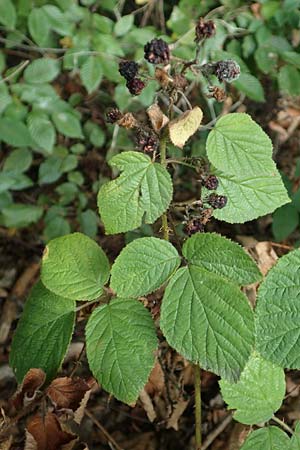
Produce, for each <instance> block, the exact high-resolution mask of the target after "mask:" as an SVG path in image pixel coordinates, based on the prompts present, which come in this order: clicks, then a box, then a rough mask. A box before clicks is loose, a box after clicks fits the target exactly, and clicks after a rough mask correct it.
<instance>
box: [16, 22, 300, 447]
mask: <svg viewBox="0 0 300 450" xmlns="http://www.w3.org/2000/svg"><path fill="white" fill-rule="evenodd" d="M215 32H216V27H215V23H214V22H213V21H212V20H206V19H200V20H199V21H198V23H197V25H196V36H195V47H196V53H195V57H194V58H193V59H191V60H183V59H181V58H179V57H174V56H173V55H172V45H170V46H169V45H168V44H167V43H166V42H165V41H164V40H163V39H156V38H155V39H152V40H150V41H149V42H146V43H145V47H144V57H145V60H146V61H147V62H148V63H150V64H151V65H153V66H154V68H155V70H154V72H153V71H152V73H151V74H149V73H147V68H149V65H148V64H146V63H145V64H144V63H143V64H142V63H137V62H135V61H129V60H122V61H121V62H120V64H119V71H120V74H121V76H122V77H123V78H124V84H126V87H127V88H128V90H129V92H130V93H131V94H132V95H134V96H138V95H139V94H140V93H141V92H142V91H143V89H144V88H145V86H146V85H147V82H148V81H149V80H151V79H153V77H154V78H155V80H156V81H157V83H158V85H159V88H158V91H157V95H156V101H155V102H154V103H153V104H152V105H151V106H150V107H149V108H148V109H147V115H148V118H147V120H144V121H140V120H139V119H138V118H137V117H135V115H134V114H133V113H131V112H121V111H120V109H119V108H113V109H111V110H109V111H108V112H107V121H108V122H109V123H113V124H116V125H117V126H119V127H123V128H124V129H126V130H130V132H132V133H133V134H134V135H135V138H136V143H137V148H138V149H137V150H131V151H123V152H122V153H120V154H117V155H116V156H114V157H113V158H112V159H111V160H110V161H109V164H110V166H111V167H112V168H113V169H115V173H118V175H116V177H115V178H114V179H113V180H111V181H108V182H107V183H105V184H103V185H102V186H101V188H100V190H99V194H98V206H99V213H100V217H101V220H102V222H103V224H104V227H105V231H106V234H109V235H111V234H117V233H125V232H128V231H132V230H135V229H137V228H139V227H141V226H142V225H143V224H154V223H157V224H159V225H158V227H156V228H154V229H156V230H158V232H157V236H150V237H142V238H137V239H135V240H133V241H132V242H130V243H129V244H127V245H126V246H125V247H124V249H123V250H122V251H121V253H120V254H119V256H118V257H117V258H116V260H115V261H114V262H113V264H112V267H110V264H109V261H108V258H107V256H106V255H105V253H104V251H103V250H102V248H101V247H100V246H99V245H98V244H97V243H96V242H95V241H93V240H92V239H91V238H90V237H88V236H86V235H84V234H81V233H78V232H77V233H72V234H67V235H65V236H62V237H58V238H56V239H53V240H51V241H50V242H49V243H48V245H47V246H46V248H45V251H44V255H43V259H42V268H41V281H39V282H38V284H37V285H36V286H35V287H34V288H33V290H32V292H31V294H30V297H29V299H28V300H27V302H26V305H25V308H24V312H23V315H22V317H21V319H20V321H19V323H18V326H17V330H16V332H15V335H14V339H13V343H12V348H11V355H10V363H11V366H12V367H13V369H14V371H15V375H16V378H17V380H18V382H19V383H21V382H22V380H23V379H24V377H25V376H26V374H27V373H28V371H29V370H30V369H32V368H40V369H42V370H43V371H44V372H45V374H46V377H47V380H48V381H49V382H50V381H51V380H52V379H53V378H54V377H55V375H56V373H57V371H58V370H59V368H60V366H61V364H62V361H63V359H64V356H65V354H66V352H67V349H68V346H69V343H70V340H71V337H72V333H73V330H74V326H75V319H76V310H77V309H78V308H79V309H82V308H84V307H85V306H87V307H88V306H89V305H91V303H98V304H99V305H98V306H97V307H96V308H95V309H94V310H93V312H92V313H91V315H90V317H89V319H88V322H87V325H86V352H87V359H88V362H89V367H90V369H91V371H92V373H93V375H94V377H95V378H96V379H97V381H98V382H99V384H101V386H102V387H103V388H104V389H105V390H107V391H108V392H109V393H110V394H112V395H114V396H115V397H116V398H117V399H119V400H121V401H122V402H125V403H128V404H132V403H134V402H136V400H137V399H138V397H139V393H140V391H141V390H142V389H143V387H144V385H145V384H146V382H147V380H148V378H149V375H150V372H151V370H152V368H153V366H154V363H155V352H156V350H157V348H158V339H157V332H156V325H155V323H154V320H153V318H152V317H151V313H150V311H149V310H148V309H147V308H146V307H145V306H144V303H145V297H146V296H147V295H149V294H151V293H153V292H155V291H158V289H160V292H162V290H161V288H162V287H163V290H164V293H163V298H162V302H161V309H160V323H159V327H160V330H161V332H162V334H163V336H164V338H165V339H166V341H167V342H168V344H169V345H170V346H171V347H173V348H174V349H175V350H176V351H177V352H178V353H180V354H181V355H183V356H184V357H185V358H186V359H187V360H188V361H190V362H191V363H193V365H194V369H195V392H196V408H195V411H196V413H195V414H196V448H197V449H198V450H199V449H200V448H201V399H200V368H202V369H205V370H209V371H212V372H214V373H216V374H218V375H219V376H220V377H221V381H220V385H221V390H222V394H223V397H224V400H225V401H226V403H228V405H229V408H230V409H235V410H236V412H235V413H234V417H235V419H236V420H238V421H240V422H242V423H245V424H250V425H254V424H261V423H262V422H268V421H270V420H271V419H273V420H275V421H277V422H278V423H280V424H281V425H282V426H283V427H285V428H286V429H287V431H288V432H289V433H291V432H292V431H291V429H289V428H288V427H287V426H286V425H285V424H282V423H281V421H280V420H279V419H278V418H276V417H275V416H274V413H275V412H276V411H277V410H278V409H279V407H280V406H281V403H282V401H283V398H284V393H285V382H284V368H300V357H299V326H298V325H297V324H298V320H299V316H300V306H299V285H300V273H299V264H300V250H295V251H292V252H290V253H289V254H287V255H285V256H283V257H282V258H281V259H280V260H279V262H278V263H277V264H276V265H275V267H274V268H272V269H271V270H270V272H269V273H268V275H267V276H266V277H265V279H264V280H263V276H262V274H261V273H260V270H259V269H258V267H257V265H256V264H255V262H254V260H253V259H252V258H251V257H250V256H249V255H248V254H247V253H246V252H245V251H244V249H243V248H242V247H241V246H240V245H238V244H237V243H235V242H233V241H231V240H230V239H227V238H225V237H223V236H221V235H219V234H217V233H214V232H206V226H207V223H208V222H209V221H210V219H211V218H212V217H214V218H216V219H219V220H223V221H225V222H228V223H244V222H246V221H249V220H252V219H255V218H257V217H260V216H263V215H265V214H268V213H272V212H273V211H275V210H276V209H277V208H279V207H281V206H282V205H285V204H287V203H289V201H290V199H289V197H288V195H287V192H286V189H285V187H284V185H283V182H282V180H281V176H280V174H279V172H278V171H277V168H276V165H275V163H274V161H273V159H272V143H271V141H270V139H269V137H268V136H267V135H266V134H265V132H264V131H263V130H262V129H261V128H260V126H259V125H258V124H257V123H255V122H254V121H253V120H252V119H251V117H250V116H249V115H247V114H245V113H237V112H236V113H228V114H226V115H224V116H222V117H220V118H218V119H217V120H216V121H215V123H214V125H213V128H212V129H211V130H210V132H209V134H208V137H207V141H206V152H207V160H204V159H200V158H193V157H188V156H185V154H184V146H185V144H186V142H187V141H188V140H189V138H190V137H192V136H193V135H194V134H195V133H198V132H200V133H201V131H202V130H203V131H206V130H207V128H206V127H205V126H203V127H202V126H201V122H202V118H203V112H202V110H201V108H200V107H199V106H194V107H193V106H192V105H190V102H189V100H188V98H187V96H186V93H185V92H186V88H187V87H188V85H189V73H192V74H195V73H196V74H198V75H200V76H201V80H202V88H203V89H206V93H207V96H210V97H214V98H215V99H216V100H217V101H224V99H225V98H226V86H227V83H230V82H232V81H234V80H237V79H238V77H239V75H240V67H239V65H238V64H237V62H236V61H234V60H233V59H222V60H219V61H213V62H205V63H202V62H201V58H200V53H201V48H202V45H203V43H204V42H205V41H206V40H207V39H210V38H211V36H213V35H214V33H215ZM29 68H30V66H29V67H28V69H27V70H29ZM95 71H97V70H96V69H95ZM153 73H154V74H153ZM28 77H29V75H28ZM178 98H182V99H183V101H182V102H181V104H182V105H183V107H184V110H183V111H182V110H180V109H179V108H178V107H177V106H176V105H177V100H178ZM161 99H164V101H165V102H162V101H161ZM33 119H34V118H33ZM169 144H171V145H172V146H175V147H177V148H178V149H182V152H183V157H174V156H170V155H169V154H168V145H169ZM177 154H178V153H177ZM180 164H182V165H186V166H188V167H190V168H191V169H193V170H195V171H196V173H197V174H198V178H199V192H198V198H197V200H196V201H193V202H192V203H186V204H180V205H178V204H176V202H172V196H173V182H172V171H171V170H169V169H170V168H173V167H175V166H177V165H180ZM182 208H183V210H184V211H185V216H184V217H183V218H182V219H183V220H182V222H183V228H184V232H185V237H186V239H185V240H184V243H183V245H182V247H181V239H180V236H177V233H176V227H175V226H174V221H175V218H176V217H178V216H177V212H178V211H179V209H180V210H181V211H182ZM173 241H174V242H173ZM258 282H262V283H261V285H260V287H259V290H258V298H257V305H256V307H255V309H254V310H253V308H252V307H251V306H250V304H249V302H248V299H247V297H246V295H245V294H244V292H243V290H242V289H241V288H242V287H244V286H247V285H249V284H252V283H258ZM80 301H81V302H82V301H83V302H86V303H85V304H83V305H81V306H79V307H78V308H76V302H80ZM272 442H273V444H272ZM288 446H289V448H290V449H298V448H299V429H298V428H297V430H296V432H295V434H293V436H292V438H291V439H290V438H289V437H288V435H287V434H286V433H285V432H283V431H281V430H280V429H279V428H277V427H274V426H270V427H269V426H267V427H265V428H262V429H258V430H255V431H253V432H251V433H250V434H249V436H248V438H247V440H246V442H245V443H244V445H243V447H242V449H243V450H247V449H254V448H255V449H261V450H266V449H270V450H271V449H275V448H278V449H279V448H288Z"/></svg>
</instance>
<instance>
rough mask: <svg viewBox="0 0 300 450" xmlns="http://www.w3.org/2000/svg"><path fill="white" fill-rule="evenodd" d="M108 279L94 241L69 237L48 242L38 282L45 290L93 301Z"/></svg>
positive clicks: (78, 235) (104, 261)
mask: <svg viewBox="0 0 300 450" xmlns="http://www.w3.org/2000/svg"><path fill="white" fill-rule="evenodd" d="M108 277H109V262H108V259H107V257H106V255H105V253H104V252H103V250H102V248H101V247H99V246H98V245H97V244H96V242H95V241H93V240H92V239H90V238H89V237H87V236H85V235H84V234H81V233H72V234H69V235H67V236H62V237H59V238H56V239H53V240H52V241H50V242H49V243H48V245H47V247H46V249H45V252H44V255H43V260H42V272H41V278H42V281H43V283H44V285H45V286H46V288H47V289H49V290H50V291H52V292H54V293H55V294H57V295H63V296H64V297H67V298H71V299H74V300H93V299H95V298H97V297H99V296H100V295H101V293H102V288H103V286H104V284H105V283H106V282H107V280H108Z"/></svg>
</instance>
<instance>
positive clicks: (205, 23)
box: [195, 17, 216, 43]
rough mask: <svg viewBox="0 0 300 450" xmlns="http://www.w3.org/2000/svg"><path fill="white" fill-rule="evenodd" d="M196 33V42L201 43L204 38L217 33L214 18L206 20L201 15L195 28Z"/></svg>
mask: <svg viewBox="0 0 300 450" xmlns="http://www.w3.org/2000/svg"><path fill="white" fill-rule="evenodd" d="M195 33H196V38H195V42H197V43H199V42H200V41H202V39H206V38H210V37H212V36H214V35H215V33H216V25H215V24H214V22H213V21H212V20H204V19H203V17H200V19H199V21H198V23H197V25H196V28H195Z"/></svg>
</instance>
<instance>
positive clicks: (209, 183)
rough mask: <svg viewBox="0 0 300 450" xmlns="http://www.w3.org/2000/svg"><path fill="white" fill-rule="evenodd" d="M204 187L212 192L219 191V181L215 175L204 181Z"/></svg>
mask: <svg viewBox="0 0 300 450" xmlns="http://www.w3.org/2000/svg"><path fill="white" fill-rule="evenodd" d="M203 184H204V186H205V187H206V189H209V190H210V191H214V190H215V189H217V187H218V185H219V180H218V178H217V177H216V176H215V175H209V176H208V177H207V178H206V180H204V183H203Z"/></svg>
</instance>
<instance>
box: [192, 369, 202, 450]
mask: <svg viewBox="0 0 300 450" xmlns="http://www.w3.org/2000/svg"><path fill="white" fill-rule="evenodd" d="M193 368H194V378H195V381H194V385H195V438H196V450H201V444H202V430H201V428H202V426H201V422H202V421H201V369H200V367H199V366H198V364H194V366H193Z"/></svg>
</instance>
